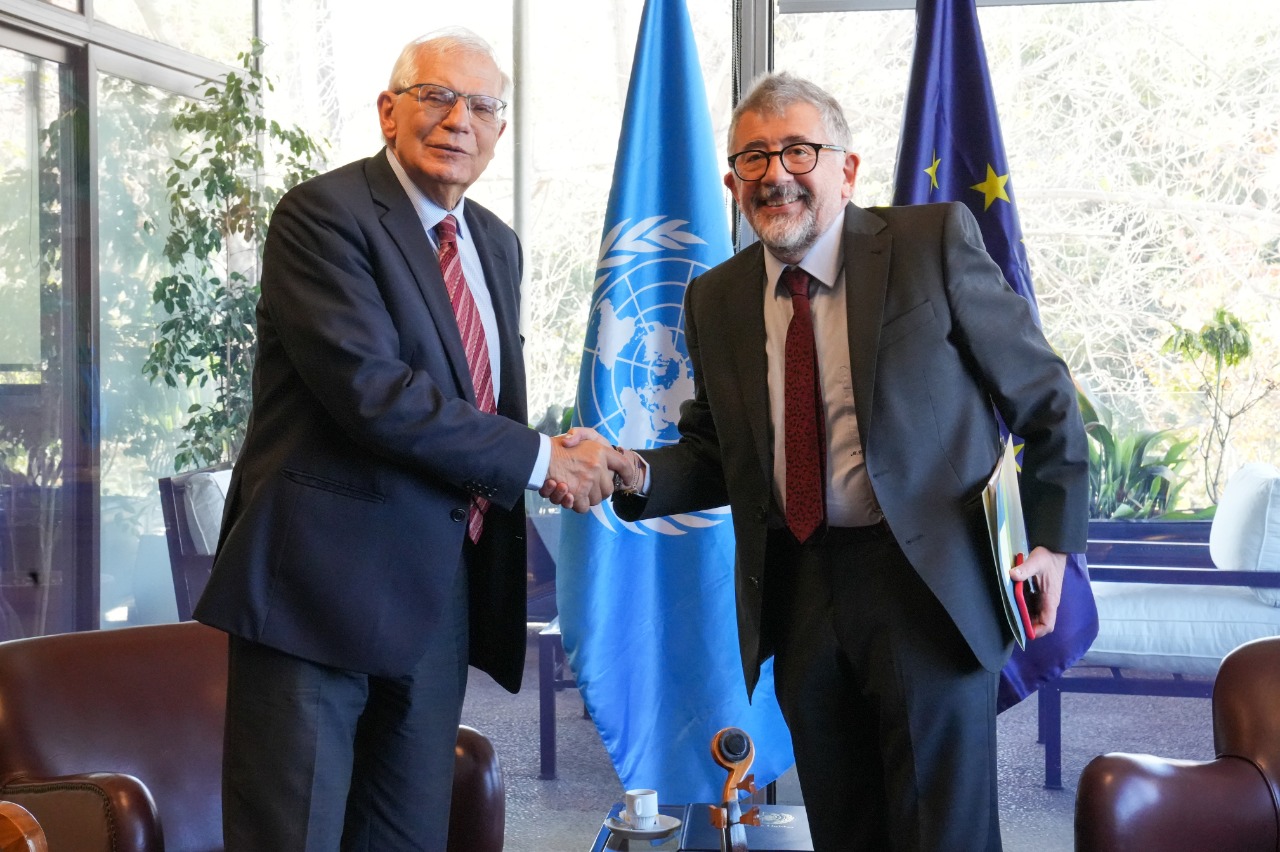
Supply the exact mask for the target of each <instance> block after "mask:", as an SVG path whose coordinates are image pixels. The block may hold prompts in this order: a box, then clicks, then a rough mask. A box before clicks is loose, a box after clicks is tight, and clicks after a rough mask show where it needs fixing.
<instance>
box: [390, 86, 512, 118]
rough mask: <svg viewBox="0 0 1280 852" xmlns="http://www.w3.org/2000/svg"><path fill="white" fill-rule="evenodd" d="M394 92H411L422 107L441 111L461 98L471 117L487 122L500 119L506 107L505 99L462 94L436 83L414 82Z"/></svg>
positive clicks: (446, 110)
mask: <svg viewBox="0 0 1280 852" xmlns="http://www.w3.org/2000/svg"><path fill="white" fill-rule="evenodd" d="M415 90H416V91H415ZM396 94H397V95H407V94H412V95H413V97H414V98H415V99H417V101H418V103H419V104H421V105H422V108H423V109H426V110H430V111H432V112H441V113H447V112H449V111H450V110H452V109H453V105H454V104H455V103H457V102H458V99H459V98H461V99H462V100H464V101H466V102H467V109H468V110H470V111H471V117H472V118H478V119H480V120H481V121H484V122H487V123H489V124H497V123H498V122H499V121H501V120H502V111H503V110H505V109H506V108H507V102H506V101H504V100H501V99H499V98H495V97H493V96H492V95H464V94H463V93H462V92H455V91H454V90H453V89H450V88H447V87H445V86H441V85H438V84H436V83H415V84H413V85H412V86H406V87H405V88H403V89H398V90H396Z"/></svg>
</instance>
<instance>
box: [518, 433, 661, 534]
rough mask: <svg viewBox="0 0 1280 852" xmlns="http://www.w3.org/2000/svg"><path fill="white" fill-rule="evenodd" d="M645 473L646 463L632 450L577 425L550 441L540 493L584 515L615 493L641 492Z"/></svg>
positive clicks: (553, 501) (558, 504) (559, 504)
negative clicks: (548, 455) (544, 479)
mask: <svg viewBox="0 0 1280 852" xmlns="http://www.w3.org/2000/svg"><path fill="white" fill-rule="evenodd" d="M644 471H645V468H644V460H643V459H641V458H640V456H639V455H637V454H636V453H635V452H634V451H633V450H624V449H622V448H621V447H615V446H613V445H612V444H610V443H609V442H608V441H606V440H605V439H604V437H603V436H602V435H600V433H599V432H597V431H596V430H594V429H589V428H587V427H585V426H575V427H573V428H572V429H570V430H569V431H568V432H566V433H564V434H563V435H557V436H556V437H554V438H552V439H551V464H550V466H549V467H548V468H547V481H546V482H545V483H543V486H542V488H540V489H538V493H539V494H541V495H542V496H543V497H546V498H547V499H548V500H550V501H551V502H552V503H555V504H556V505H557V506H561V507H563V508H565V509H572V510H573V511H575V512H577V513H579V514H585V513H586V512H589V511H590V510H591V507H592V506H596V505H599V503H600V502H602V501H603V500H604V499H605V498H606V497H609V496H611V495H612V494H613V492H614V491H626V492H634V491H637V490H639V488H640V486H641V485H643V484H644Z"/></svg>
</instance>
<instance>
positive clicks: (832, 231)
mask: <svg viewBox="0 0 1280 852" xmlns="http://www.w3.org/2000/svg"><path fill="white" fill-rule="evenodd" d="M843 231H844V211H843V210H841V213H840V215H839V216H837V217H836V218H835V221H833V222H832V223H831V224H830V225H829V226H828V227H827V230H826V231H824V232H823V233H822V235H821V236H819V237H818V239H817V240H816V241H815V242H814V244H813V245H812V246H811V247H810V248H809V252H808V254H806V255H805V256H804V259H803V260H801V261H800V263H799V264H798V265H799V267H800V268H801V269H803V270H804V271H805V272H807V273H809V275H810V277H812V278H813V279H814V280H815V281H817V282H818V283H819V284H821V285H822V286H823V287H826V288H827V289H830V288H832V287H834V286H835V283H836V281H837V280H838V279H839V278H840V273H841V271H842V270H843V268H844V240H842V239H841V236H842V232H843ZM789 265H790V264H786V263H783V262H782V261H780V260H778V258H776V257H774V256H773V252H771V251H769V249H768V248H766V249H765V250H764V273H765V278H766V279H767V280H768V282H769V287H770V289H771V290H773V289H776V288H777V286H778V278H779V276H781V275H782V270H784V269H786V268H787V266H789Z"/></svg>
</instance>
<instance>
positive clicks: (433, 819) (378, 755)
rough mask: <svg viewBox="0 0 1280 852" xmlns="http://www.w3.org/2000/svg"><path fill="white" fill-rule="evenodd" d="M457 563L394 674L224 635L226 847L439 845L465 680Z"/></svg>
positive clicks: (463, 593) (362, 851)
mask: <svg viewBox="0 0 1280 852" xmlns="http://www.w3.org/2000/svg"><path fill="white" fill-rule="evenodd" d="M460 561H461V563H462V564H460V565H459V567H458V571H457V578H456V581H455V587H454V593H453V595H452V597H451V606H450V607H449V611H448V612H447V613H442V615H441V620H440V623H439V625H438V629H437V630H436V631H435V633H434V634H433V637H432V640H431V643H430V646H429V647H428V649H427V651H426V653H425V654H424V655H423V657H422V660H421V661H420V662H419V663H418V664H417V666H416V667H415V669H414V670H413V671H412V672H409V673H408V674H405V675H403V676H400V677H377V676H374V675H369V674H364V673H361V672H354V671H347V670H344V669H336V668H331V667H329V666H324V665H320V664H318V663H314V662H311V661H308V660H304V659H301V658H298V657H294V656H291V655H289V654H285V653H283V652H281V651H277V650H275V649H273V648H269V647H267V646H265V645H261V644H258V643H256V642H251V641H248V640H246V639H242V638H239V637H236V636H232V637H230V651H229V671H228V684H227V721H226V741H225V744H224V751H223V830H224V835H225V841H226V849H227V852H263V850H268V849H269V850H272V852H337V850H341V852H373V850H388V849H395V850H424V852H444V849H445V847H446V843H447V838H448V830H449V807H450V798H451V796H452V792H453V766H454V747H455V745H456V743H457V737H458V723H459V720H460V718H461V714H462V699H463V694H464V692H465V691H466V682H467V646H468V642H467V572H466V566H465V559H464V560H460ZM353 582H358V578H353Z"/></svg>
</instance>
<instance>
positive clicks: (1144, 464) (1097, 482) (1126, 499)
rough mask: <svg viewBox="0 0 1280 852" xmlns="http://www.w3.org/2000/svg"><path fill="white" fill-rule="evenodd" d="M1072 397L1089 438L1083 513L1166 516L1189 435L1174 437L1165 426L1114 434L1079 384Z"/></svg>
mask: <svg viewBox="0 0 1280 852" xmlns="http://www.w3.org/2000/svg"><path fill="white" fill-rule="evenodd" d="M1076 398H1077V400H1078V401H1079V404H1080V414H1081V416H1082V417H1083V418H1084V428H1085V432H1086V433H1087V434H1088V436H1089V517H1091V518H1104V519H1105V518H1115V519H1122V520H1137V519H1141V518H1154V517H1159V516H1165V515H1167V513H1169V511H1170V510H1171V509H1172V507H1173V506H1174V505H1175V504H1176V502H1177V499H1178V493H1179V492H1180V491H1181V490H1182V486H1183V485H1184V484H1185V482H1186V478H1185V476H1183V475H1181V474H1180V470H1181V468H1182V467H1183V465H1185V464H1186V461H1187V458H1186V452H1187V448H1188V447H1190V446H1191V444H1192V442H1193V439H1187V440H1176V439H1175V437H1174V433H1173V431H1172V430H1169V429H1160V430H1155V431H1152V430H1141V431H1136V432H1131V433H1129V434H1123V435H1122V434H1119V433H1118V432H1117V430H1116V428H1115V426H1114V425H1113V423H1112V416H1111V412H1110V411H1109V410H1107V409H1106V408H1105V407H1104V406H1103V405H1102V404H1101V403H1099V402H1098V401H1097V400H1094V399H1092V398H1091V397H1090V396H1089V394H1088V393H1087V392H1086V391H1085V390H1084V389H1083V388H1080V387H1077V389H1076ZM1162 445H1163V449H1162V448H1161V447H1162Z"/></svg>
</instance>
